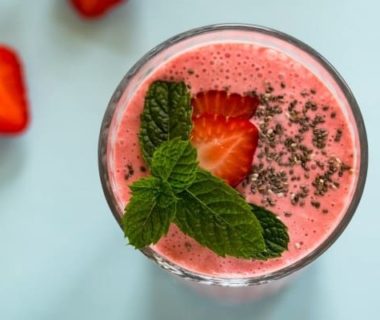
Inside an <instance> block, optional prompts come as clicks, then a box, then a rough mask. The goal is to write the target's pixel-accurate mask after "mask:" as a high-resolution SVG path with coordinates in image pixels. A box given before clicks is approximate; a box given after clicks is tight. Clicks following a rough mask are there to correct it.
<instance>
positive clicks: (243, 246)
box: [123, 81, 289, 260]
mask: <svg viewBox="0 0 380 320" xmlns="http://www.w3.org/2000/svg"><path fill="white" fill-rule="evenodd" d="M191 125H192V123H191V106H190V94H189V92H188V89H187V87H186V85H185V84H184V83H183V82H180V83H174V82H164V81H156V82H154V83H153V84H152V85H151V86H150V88H149V90H148V93H147V96H146V98H145V104H144V111H143V114H142V116H141V128H140V134H139V138H140V146H141V150H142V153H143V156H144V158H145V160H146V162H147V164H148V165H149V166H150V169H151V174H152V176H150V177H147V178H142V179H140V180H138V181H136V182H134V183H133V184H132V185H131V186H130V189H131V191H132V196H131V199H130V201H129V203H128V205H127V206H126V208H125V214H124V216H123V226H124V233H125V236H126V237H127V238H128V239H129V243H130V244H131V245H133V246H134V247H136V248H143V247H145V246H148V245H150V244H154V243H156V242H157V241H158V240H159V239H160V238H161V237H162V236H164V235H165V234H166V233H167V232H168V229H169V225H170V223H175V224H177V226H178V227H179V228H180V229H181V230H182V231H183V232H184V233H186V234H188V235H189V236H191V237H193V238H194V239H195V240H197V241H198V242H199V243H200V244H202V245H204V246H206V247H208V248H209V249H211V250H213V251H214V252H215V253H216V254H218V255H220V256H223V257H224V256H234V257H238V258H246V259H249V258H254V259H262V260H266V259H269V258H273V257H278V256H280V255H281V253H282V252H283V251H284V250H286V249H287V245H288V242H289V237H288V234H287V229H286V226H285V225H284V224H282V222H281V221H279V220H278V219H277V218H276V216H275V215H274V214H273V213H271V212H269V211H267V210H265V209H264V208H260V207H257V206H254V205H249V204H248V203H246V201H245V200H244V198H243V197H242V196H241V195H240V194H239V193H238V192H237V191H236V190H235V189H233V188H232V187H230V186H229V185H227V184H226V183H225V182H224V181H223V180H222V179H219V178H217V177H215V176H213V175H212V174H211V173H209V172H207V171H205V170H203V169H201V168H199V166H198V162H197V153H196V150H195V148H194V147H193V146H192V145H191V143H190V141H189V140H188V139H189V134H190V130H191Z"/></svg>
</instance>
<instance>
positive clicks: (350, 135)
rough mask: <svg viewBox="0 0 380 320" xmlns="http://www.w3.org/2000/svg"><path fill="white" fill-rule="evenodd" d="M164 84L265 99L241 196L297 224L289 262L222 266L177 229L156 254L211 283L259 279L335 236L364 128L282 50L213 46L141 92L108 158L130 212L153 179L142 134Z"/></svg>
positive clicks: (174, 65)
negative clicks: (154, 91) (148, 103)
mask: <svg viewBox="0 0 380 320" xmlns="http://www.w3.org/2000/svg"><path fill="white" fill-rule="evenodd" d="M158 79H161V80H173V81H185V82H186V83H187V84H188V85H189V86H190V88H191V93H192V95H195V94H196V93H198V92H200V91H205V90H210V89H217V90H228V91H229V92H231V93H239V94H242V95H244V94H247V93H251V92H255V93H256V94H258V95H259V96H260V98H261V103H260V106H259V108H258V110H257V112H256V115H255V116H254V117H253V118H252V119H251V121H252V122H253V123H254V124H255V125H256V126H257V127H258V128H259V130H260V142H259V147H258V149H257V150H256V153H255V157H254V160H253V170H252V173H251V174H250V175H249V176H248V177H247V178H246V180H245V181H243V182H242V183H241V184H240V185H239V186H238V187H237V189H238V190H239V191H240V192H241V193H242V194H243V195H244V196H245V197H246V199H247V201H248V202H252V203H256V204H258V205H261V206H265V207H266V208H268V209H269V210H271V211H272V212H274V213H275V214H277V215H278V218H279V219H281V220H282V221H283V222H284V223H285V224H286V225H287V226H288V229H289V236H290V243H289V250H288V251H286V252H284V254H283V255H282V257H281V258H278V259H272V260H269V261H265V262H263V261H254V260H242V259H236V258H231V257H227V258H221V257H218V256H216V255H215V254H214V253H213V252H211V251H210V250H208V249H207V248H204V247H202V246H200V245H199V244H198V243H197V242H196V241H195V240H193V239H192V238H190V237H188V236H186V235H184V234H183V233H182V232H181V231H180V230H179V229H178V228H177V227H176V226H175V225H172V226H171V227H170V230H169V233H168V234H167V235H166V236H165V237H163V238H162V239H161V240H160V241H159V242H158V243H157V244H156V245H154V246H152V248H153V250H155V251H156V252H157V253H158V254H160V255H161V256H163V257H164V258H166V259H168V260H169V261H171V262H173V263H175V264H177V265H179V266H181V267H183V268H185V269H188V270H191V271H194V272H198V273H201V274H205V275H208V276H218V277H250V276H259V275H262V274H267V273H269V272H273V271H276V270H279V269H281V268H283V267H285V266H288V265H290V264H292V263H294V262H296V261H298V260H300V259H301V258H303V257H305V256H306V255H307V254H308V253H310V252H311V251H313V250H314V249H315V248H316V247H318V246H319V245H320V244H321V243H322V242H323V241H324V240H325V239H326V238H327V237H328V236H329V235H330V234H331V232H332V231H333V230H334V228H335V227H336V226H337V224H338V223H339V222H340V220H341V219H342V217H343V215H344V214H345V211H346V209H347V206H348V204H349V202H350V200H351V197H352V193H353V190H354V188H355V183H356V179H357V172H358V160H357V159H358V152H357V151H355V144H354V141H355V138H354V137H355V135H354V132H355V130H354V128H352V127H351V123H350V121H349V119H348V116H347V115H346V113H345V112H343V111H342V108H341V106H340V105H339V104H338V102H337V100H336V98H335V97H334V94H333V93H332V92H331V91H330V90H329V89H328V88H327V87H326V86H325V85H324V84H323V83H322V82H321V81H320V80H319V79H318V77H317V76H315V75H314V74H313V73H312V72H311V71H310V70H308V69H307V68H306V67H304V66H303V65H301V64H299V63H298V62H296V61H294V60H293V59H291V58H290V57H288V56H286V55H284V54H282V53H280V52H277V51H275V50H273V49H269V48H264V47H260V46H256V45H253V44H247V43H219V44H209V45H203V46H200V47H196V48H193V49H191V50H188V51H185V52H182V53H181V54H179V55H177V56H174V57H173V58H171V59H169V60H168V61H166V62H165V63H164V64H162V65H161V66H159V67H158V68H157V70H156V71H154V72H153V73H152V74H151V75H150V76H149V77H148V78H147V79H146V80H145V81H144V82H143V83H142V85H140V86H139V88H138V89H137V90H136V91H135V93H134V95H133V96H132V97H131V98H130V99H129V103H128V104H127V105H126V108H125V111H124V114H123V115H122V117H121V120H120V122H119V123H118V124H117V125H118V129H117V133H116V134H117V139H116V143H115V144H114V145H112V146H111V152H109V154H108V157H109V163H110V165H109V175H110V177H111V185H112V188H113V190H114V192H115V195H116V199H117V201H118V203H119V206H120V208H121V209H122V208H124V207H125V205H126V203H127V202H128V199H129V198H130V191H129V187H128V186H129V185H130V184H131V183H133V182H134V181H136V180H137V179H139V178H141V177H142V176H144V175H147V174H148V170H147V168H146V166H145V164H144V161H143V159H142V156H141V152H140V148H139V142H138V131H139V127H140V114H141V112H142V110H143V104H144V96H145V94H146V92H147V89H148V87H149V85H150V84H151V83H152V81H154V80H158ZM121 103H123V99H122V100H121ZM236 161H239V160H238V159H236Z"/></svg>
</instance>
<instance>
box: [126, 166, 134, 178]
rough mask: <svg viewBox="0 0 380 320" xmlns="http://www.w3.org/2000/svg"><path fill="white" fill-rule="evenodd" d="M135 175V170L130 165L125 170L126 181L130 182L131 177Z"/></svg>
mask: <svg viewBox="0 0 380 320" xmlns="http://www.w3.org/2000/svg"><path fill="white" fill-rule="evenodd" d="M134 173H135V170H134V169H133V166H132V164H130V163H128V164H127V167H126V170H125V174H124V179H125V180H128V179H129V178H130V177H132V176H133V174H134Z"/></svg>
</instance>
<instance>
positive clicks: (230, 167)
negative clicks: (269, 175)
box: [191, 114, 259, 186]
mask: <svg viewBox="0 0 380 320" xmlns="http://www.w3.org/2000/svg"><path fill="white" fill-rule="evenodd" d="M258 136H259V134H258V130H257V128H256V127H255V125H253V124H252V123H251V122H250V121H249V120H245V119H236V118H225V117H223V116H220V115H205V114H204V115H200V116H199V117H197V118H194V119H193V131H192V133H191V142H192V144H193V145H194V147H195V148H196V149H197V151H198V160H199V165H200V166H201V167H202V168H203V169H206V170H209V171H210V172H211V173H212V174H214V175H215V176H217V177H220V178H222V179H223V180H225V181H226V182H227V183H228V184H230V185H231V186H236V185H237V184H239V183H240V182H241V181H242V180H243V179H244V177H245V176H246V175H248V174H249V172H250V171H251V166H252V160H253V155H254V152H255V150H256V147H257V143H258Z"/></svg>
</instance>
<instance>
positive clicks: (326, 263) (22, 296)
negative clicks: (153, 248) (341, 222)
mask: <svg viewBox="0 0 380 320" xmlns="http://www.w3.org/2000/svg"><path fill="white" fill-rule="evenodd" d="M379 10H380V6H379V4H378V1H375V0H372V1H370V0H362V1H347V0H340V1H338V0H336V1H331V0H319V1H316V0H313V1H306V0H288V1H285V0H282V1H276V0H261V1H259V0H234V1H221V0H206V1H205V0H188V1H186V0H170V1H169V0H131V1H130V2H129V3H128V4H127V5H124V6H122V7H120V8H119V9H118V10H116V11H114V12H113V13H112V14H110V15H109V16H107V17H106V18H104V19H102V20H99V21H97V22H84V21H82V20H81V19H79V18H78V17H77V16H76V14H75V13H74V12H73V11H72V10H71V8H70V7H69V6H68V5H67V1H64V0H61V1H48V0H44V1H43V0H38V1H24V0H0V43H8V44H9V45H12V46H13V47H15V48H16V49H17V50H18V51H19V52H20V54H21V55H22V58H23V61H24V64H25V72H26V76H27V83H28V87H29V98H30V102H31V107H32V113H33V119H32V124H31V127H30V128H29V130H28V132H27V134H25V135H23V136H21V137H19V138H0V319H1V320H14V319H17V320H19V319H20V320H21V319H29V320H34V319H39V320H44V319H65V320H66V319H92V320H96V319H112V320H113V319H115V320H119V319H123V320H126V319H133V320H135V319H136V320H140V319H141V320H147V319H157V320H161V319H162V320H182V319H197V320H202V319H210V320H212V319H217V320H225V319H292V320H297V319H303V320H304V319H324V320H328V319H334V320H347V319H375V318H378V317H379V311H378V307H379V286H380V255H379V247H380V246H379V245H380V232H379V228H380V227H379V226H380V212H379V209H378V208H379V201H380V198H379V195H380V192H379V190H380V188H379V181H380V169H379V168H380V138H379V136H380V95H379V92H380V90H379V88H380V63H379V60H380V59H379V52H380V36H379V30H380V19H379V14H378V12H379ZM218 22H246V23H255V24H262V25H266V26H270V27H273V28H277V29H279V30H282V31H285V32H287V33H290V34H292V35H294V36H296V37H298V38H299V39H301V40H303V41H305V42H307V43H308V44H310V45H311V46H313V47H314V48H315V49H317V50H318V51H319V52H321V53H322V54H323V55H324V56H326V57H327V58H328V59H329V60H330V61H331V62H332V63H333V64H334V65H335V66H336V67H337V69H338V70H339V71H340V72H341V74H342V75H343V77H344V78H345V79H346V80H347V82H348V83H349V84H350V86H351V88H352V89H353V92H354V94H355V95H356V97H357V99H358V102H359V104H360V106H361V109H362V112H363V115H364V118H365V122H366V125H367V130H368V135H369V147H370V167H369V176H368V180H367V186H366V190H365V193H364V196H363V199H362V202H361V204H360V207H359V209H358V211H357V214H356V216H355V218H354V219H353V221H352V223H351V224H350V226H349V227H348V229H347V230H346V231H345V233H344V235H343V236H342V237H341V238H340V239H339V240H338V241H337V243H336V244H335V245H334V246H333V247H332V248H331V249H330V250H329V251H328V252H327V253H326V254H324V255H323V257H321V258H320V259H319V260H318V261H317V262H316V263H314V264H313V265H312V266H311V268H309V269H308V270H307V271H306V272H305V273H304V274H303V275H302V276H301V277H300V278H299V279H298V280H297V281H296V282H295V283H294V284H293V285H292V286H291V287H290V288H289V289H288V290H286V291H285V292H283V293H282V294H280V295H277V296H275V297H273V298H271V299H269V300H266V301H264V302H261V303H253V304H246V305H242V306H239V307H236V306H235V307H233V306H223V305H220V304H218V303H216V302H213V301H210V300H207V299H205V298H203V297H199V296H197V295H195V294H194V293H193V292H192V291H191V290H189V289H187V288H184V287H182V286H180V285H178V284H177V282H176V280H175V279H174V278H172V277H169V276H168V275H167V274H166V273H165V272H163V271H161V270H160V269H159V268H157V267H156V266H155V265H153V264H152V263H151V262H150V261H148V260H147V259H146V258H145V257H144V256H143V255H141V254H140V253H139V252H137V251H134V250H133V249H132V248H129V247H126V246H125V244H124V240H123V237H122V234H121V231H120V229H119V227H118V225H117V224H116V222H115V221H114V219H113V217H112V216H111V213H110V211H109V209H108V207H107V205H106V202H105V199H104V197H103V193H102V190H101V186H100V182H99V178H98V169H97V139H98V131H99V127H100V123H101V120H102V116H103V113H104V110H105V108H106V105H107V102H108V100H109V98H110V96H111V94H112V92H113V90H114V89H115V87H116V85H117V84H118V82H119V81H120V79H121V78H122V76H123V75H124V73H125V72H126V71H127V70H128V68H130V67H131V66H132V64H133V63H134V62H135V61H136V60H137V59H138V58H139V57H140V56H141V55H142V54H144V53H145V52H146V51H147V50H149V49H150V48H152V47H153V46H155V45H157V44H158V43H160V42H161V41H163V40H165V39H166V38H168V37H170V36H172V35H174V34H176V33H178V32H181V31H185V30H187V29H190V28H193V27H197V26H200V25H205V24H211V23H218Z"/></svg>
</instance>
